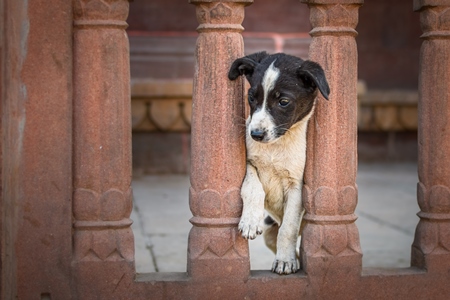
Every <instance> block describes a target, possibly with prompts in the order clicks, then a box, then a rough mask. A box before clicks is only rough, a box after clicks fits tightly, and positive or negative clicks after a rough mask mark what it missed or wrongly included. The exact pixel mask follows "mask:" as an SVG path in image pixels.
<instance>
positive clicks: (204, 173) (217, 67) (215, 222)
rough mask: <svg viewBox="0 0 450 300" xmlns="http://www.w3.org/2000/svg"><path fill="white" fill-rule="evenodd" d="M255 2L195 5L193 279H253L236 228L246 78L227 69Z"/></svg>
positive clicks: (239, 51)
mask: <svg viewBox="0 0 450 300" xmlns="http://www.w3.org/2000/svg"><path fill="white" fill-rule="evenodd" d="M252 2H253V0H239V1H231V0H230V1H210V0H190V3H192V4H194V5H195V6H196V12H197V19H198V22H199V23H200V25H199V26H198V28H197V31H198V32H199V37H198V39H197V47H196V53H195V58H196V65H195V75H194V91H193V109H192V146H191V149H192V150H191V188H190V191H189V204H190V208H191V211H192V214H193V217H192V219H191V223H192V224H193V227H192V229H191V232H190V234H189V242H188V266H187V271H188V273H189V274H190V276H192V277H194V278H217V277H222V278H227V277H233V278H247V277H248V275H249V272H250V262H249V256H248V243H247V241H245V240H244V239H243V238H242V237H241V236H240V235H239V234H238V231H237V224H238V222H239V217H240V215H241V210H242V201H241V197H240V187H241V184H242V180H243V177H244V174H245V148H244V147H245V146H244V139H243V136H244V101H243V96H244V81H243V79H241V80H237V81H236V82H232V81H230V80H228V77H227V72H228V68H229V66H230V65H231V63H232V62H233V60H235V59H237V58H238V57H241V56H243V54H244V45H243V40H242V36H241V31H242V30H243V27H242V26H241V23H242V21H243V20H244V7H245V6H246V5H249V4H251V3H252Z"/></svg>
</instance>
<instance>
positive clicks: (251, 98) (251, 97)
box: [248, 94, 255, 103]
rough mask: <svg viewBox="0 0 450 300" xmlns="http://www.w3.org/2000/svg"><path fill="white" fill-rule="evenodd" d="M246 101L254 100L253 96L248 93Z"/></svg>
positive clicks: (251, 101)
mask: <svg viewBox="0 0 450 300" xmlns="http://www.w3.org/2000/svg"><path fill="white" fill-rule="evenodd" d="M248 102H249V103H253V102H255V98H254V97H253V95H251V94H248Z"/></svg>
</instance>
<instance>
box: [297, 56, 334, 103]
mask: <svg viewBox="0 0 450 300" xmlns="http://www.w3.org/2000/svg"><path fill="white" fill-rule="evenodd" d="M297 75H298V76H299V78H300V80H301V81H303V84H304V86H305V87H307V88H308V87H309V88H312V89H315V88H316V87H317V88H318V89H319V91H320V93H321V94H322V96H323V97H324V98H325V99H327V100H328V96H329V95H330V87H329V86H328V82H327V79H326V78H325V72H324V71H323V69H322V67H321V66H320V65H319V64H318V63H315V62H313V61H310V60H306V61H304V62H303V64H302V65H301V66H300V68H298V70H297Z"/></svg>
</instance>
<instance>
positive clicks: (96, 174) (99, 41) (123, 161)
mask: <svg viewBox="0 0 450 300" xmlns="http://www.w3.org/2000/svg"><path fill="white" fill-rule="evenodd" d="M73 5H74V33H73V34H74V38H73V43H74V44H73V47H74V66H73V67H74V75H73V76H74V77H73V80H74V99H73V114H74V120H73V122H74V125H73V126H74V132H73V139H74V146H73V155H74V158H73V159H74V162H73V168H74V170H73V172H74V179H73V180H74V181H73V219H74V224H73V226H74V236H73V243H74V253H73V265H74V267H75V276H76V280H77V287H78V293H79V295H78V296H79V298H83V297H87V295H86V294H89V297H90V298H96V295H97V294H98V295H99V296H98V297H99V298H102V299H107V298H108V295H109V293H111V292H112V291H113V290H115V291H116V293H117V292H118V290H120V285H119V281H122V279H123V278H122V277H123V276H124V275H125V274H128V275H130V274H131V273H132V271H131V270H132V269H133V267H134V244H133V233H132V231H131V228H130V225H131V220H130V219H129V216H130V213H131V208H132V204H131V120H130V118H131V112H130V90H129V80H130V73H129V46H128V38H127V35H126V33H125V28H126V27H127V23H126V22H125V20H126V18H127V16H128V1H127V0H113V1H100V0H91V1H83V0H74V1H73ZM94 282H95V283H96V285H97V286H96V287H95V288H94V289H92V290H89V289H88V288H87V287H88V286H89V285H92V284H93V283H94ZM100 295H101V297H100Z"/></svg>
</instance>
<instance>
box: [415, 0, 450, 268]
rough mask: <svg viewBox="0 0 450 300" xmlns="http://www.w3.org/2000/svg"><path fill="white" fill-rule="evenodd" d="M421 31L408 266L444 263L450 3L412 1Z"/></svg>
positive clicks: (449, 233) (449, 191) (449, 159)
mask: <svg viewBox="0 0 450 300" xmlns="http://www.w3.org/2000/svg"><path fill="white" fill-rule="evenodd" d="M414 8H415V10H417V11H419V12H420V16H421V18H420V20H421V27H422V31H423V35H422V39H423V43H422V48H421V53H420V73H419V126H418V142H419V158H418V159H419V160H418V168H419V170H418V171H419V183H418V185H417V198H418V203H419V206H420V210H421V211H420V212H419V214H418V216H419V217H420V221H419V224H418V226H417V228H416V234H415V239H414V243H413V247H412V257H411V263H412V265H413V266H417V267H421V268H426V269H428V270H429V271H439V270H440V271H443V272H448V270H449V269H450V168H449V166H450V126H449V120H450V86H449V85H448V82H449V81H450V5H449V3H448V1H438V0H434V1H430V0H428V1H427V0H422V1H419V0H416V1H414Z"/></svg>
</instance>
